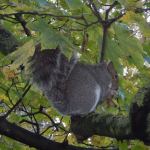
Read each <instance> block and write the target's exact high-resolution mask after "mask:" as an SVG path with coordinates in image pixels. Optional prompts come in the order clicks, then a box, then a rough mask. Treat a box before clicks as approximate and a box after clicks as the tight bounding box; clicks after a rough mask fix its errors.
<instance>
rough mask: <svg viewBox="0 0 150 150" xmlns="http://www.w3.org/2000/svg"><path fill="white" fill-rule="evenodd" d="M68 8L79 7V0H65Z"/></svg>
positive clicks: (80, 3)
mask: <svg viewBox="0 0 150 150" xmlns="http://www.w3.org/2000/svg"><path fill="white" fill-rule="evenodd" d="M65 1H66V3H67V4H68V6H69V8H70V9H80V8H81V6H82V2H81V0H65Z"/></svg>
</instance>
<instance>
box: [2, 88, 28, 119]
mask: <svg viewBox="0 0 150 150" xmlns="http://www.w3.org/2000/svg"><path fill="white" fill-rule="evenodd" d="M30 88H31V85H29V86H28V87H27V89H26V90H25V91H24V93H23V94H22V96H21V97H20V99H19V100H18V101H17V103H16V104H15V105H14V106H13V107H12V108H11V109H10V110H9V111H8V112H7V113H6V114H5V115H4V116H3V117H4V118H7V117H8V116H9V114H10V113H11V112H12V111H13V110H14V109H15V108H16V107H17V106H18V105H19V104H20V103H21V102H22V100H23V98H24V97H25V95H26V94H27V93H28V91H29V90H30Z"/></svg>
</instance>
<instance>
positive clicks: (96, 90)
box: [90, 84, 101, 112]
mask: <svg viewBox="0 0 150 150" xmlns="http://www.w3.org/2000/svg"><path fill="white" fill-rule="evenodd" d="M100 96H101V88H100V86H99V85H98V84H97V85H96V87H95V104H94V105H93V107H92V108H91V110H90V112H92V111H94V110H95V107H96V106H97V104H98V102H99V99H100Z"/></svg>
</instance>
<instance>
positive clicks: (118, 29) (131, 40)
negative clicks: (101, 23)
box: [114, 23, 144, 68]
mask: <svg viewBox="0 0 150 150" xmlns="http://www.w3.org/2000/svg"><path fill="white" fill-rule="evenodd" d="M114 30H115V39H116V40H117V42H118V45H119V47H120V49H121V50H122V51H124V54H125V57H127V58H131V59H132V60H133V61H132V62H133V63H134V64H135V65H136V66H137V67H138V68H140V67H143V65H144V58H143V47H142V44H141V43H140V41H139V40H138V39H137V38H135V37H133V36H132V35H131V34H130V32H129V30H128V28H127V26H125V25H124V24H121V23H116V24H115V25H114Z"/></svg>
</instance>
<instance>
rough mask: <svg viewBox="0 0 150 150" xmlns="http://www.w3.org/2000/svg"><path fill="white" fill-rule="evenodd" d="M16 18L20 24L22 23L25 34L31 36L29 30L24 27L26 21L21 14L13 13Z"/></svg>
mask: <svg viewBox="0 0 150 150" xmlns="http://www.w3.org/2000/svg"><path fill="white" fill-rule="evenodd" d="M15 17H16V20H17V21H19V22H20V24H21V25H22V27H23V29H24V32H25V33H26V35H27V36H31V35H32V34H31V32H30V30H29V29H28V28H27V27H26V24H27V22H26V21H25V20H24V19H23V18H22V15H21V14H16V15H15Z"/></svg>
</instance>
